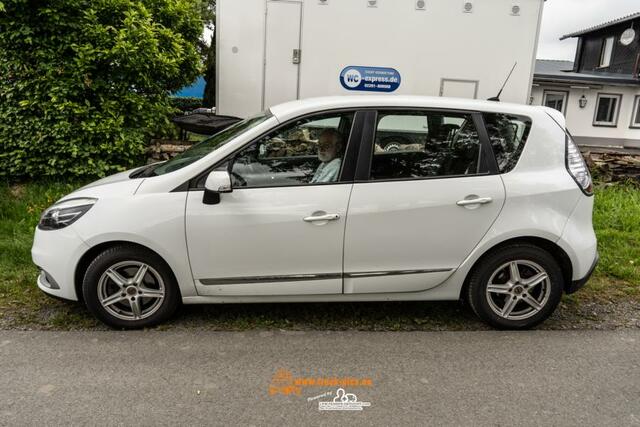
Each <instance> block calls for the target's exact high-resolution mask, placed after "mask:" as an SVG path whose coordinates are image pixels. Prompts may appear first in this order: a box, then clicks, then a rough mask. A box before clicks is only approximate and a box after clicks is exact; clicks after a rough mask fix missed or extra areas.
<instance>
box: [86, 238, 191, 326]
mask: <svg viewBox="0 0 640 427" xmlns="http://www.w3.org/2000/svg"><path fill="white" fill-rule="evenodd" d="M129 261H133V262H140V263H144V264H146V265H148V266H149V267H150V268H151V269H150V271H153V272H154V273H157V275H158V276H159V277H160V278H161V279H162V282H163V285H164V298H163V299H162V301H161V302H159V303H157V304H156V307H155V308H154V310H153V313H152V314H151V315H149V316H148V317H145V318H141V319H136V320H133V319H132V320H126V319H121V318H118V317H116V316H115V315H113V314H111V313H110V312H109V311H107V310H106V309H105V308H104V307H103V305H102V304H101V303H100V299H99V297H98V284H99V281H100V278H101V277H102V276H103V274H104V273H105V272H106V271H107V269H109V268H110V267H112V266H114V265H117V264H118V263H123V262H129ZM147 280H148V279H147ZM114 285H115V283H112V284H111V286H114ZM82 291H83V295H84V301H85V304H86V306H87V308H88V309H89V311H90V312H91V313H92V314H93V315H94V316H95V317H96V318H98V319H99V320H100V321H101V322H103V323H105V324H106V325H108V326H110V327H112V328H117V329H140V328H144V327H149V326H154V325H157V324H159V323H162V322H164V321H165V320H167V319H168V318H169V317H171V315H173V313H174V312H175V310H176V308H177V307H178V305H179V304H180V291H179V288H178V284H177V282H176V279H175V277H174V275H173V272H172V271H171V269H170V268H169V266H168V265H167V264H166V263H165V262H164V260H163V259H162V258H161V257H160V256H158V255H157V254H155V253H153V252H151V251H149V250H146V249H144V248H141V247H137V246H133V245H118V246H114V247H111V248H109V249H106V250H105V251H103V252H101V253H100V254H99V255H98V256H97V257H96V258H95V259H94V260H93V261H92V262H91V264H89V267H88V268H87V271H86V273H85V275H84V280H83V282H82ZM122 295H125V294H124V291H123V294H122ZM144 301H146V303H147V304H150V305H152V304H154V303H153V302H152V301H153V299H146V300H143V299H141V302H140V304H141V305H142V306H143V307H144V304H145V303H144ZM119 304H120V303H119ZM122 304H124V301H123V302H122ZM114 305H115V304H114ZM125 308H126V307H125Z"/></svg>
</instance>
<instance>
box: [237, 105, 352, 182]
mask: <svg viewBox="0 0 640 427" xmlns="http://www.w3.org/2000/svg"><path fill="white" fill-rule="evenodd" d="M352 124H353V113H333V114H325V115H321V116H314V117H311V118H305V119H300V120H297V121H296V122H294V123H292V124H290V125H287V126H285V127H283V128H280V129H278V130H276V131H275V132H273V133H271V134H269V135H267V136H265V137H263V138H261V139H259V140H258V141H256V142H254V143H252V144H251V145H249V146H248V147H247V148H245V149H244V150H242V151H241V152H240V153H238V155H236V156H235V157H234V159H233V160H232V162H231V167H230V172H231V179H232V181H233V186H234V188H242V187H246V188H255V187H282V186H299V185H316V184H318V185H319V184H331V183H335V182H338V181H339V180H340V174H341V172H342V167H343V163H344V162H343V160H344V153H345V149H346V145H347V141H348V139H349V133H350V132H351V125H352Z"/></svg>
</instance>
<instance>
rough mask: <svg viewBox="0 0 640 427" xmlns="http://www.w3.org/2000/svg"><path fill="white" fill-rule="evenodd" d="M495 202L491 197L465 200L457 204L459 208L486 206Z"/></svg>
mask: <svg viewBox="0 0 640 427" xmlns="http://www.w3.org/2000/svg"><path fill="white" fill-rule="evenodd" d="M491 202H493V199H492V198H491V197H478V198H475V199H464V200H460V201H458V202H457V203H456V205H458V206H471V205H486V204H487V203H491Z"/></svg>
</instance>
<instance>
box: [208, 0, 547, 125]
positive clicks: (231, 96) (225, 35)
mask: <svg viewBox="0 0 640 427" xmlns="http://www.w3.org/2000/svg"><path fill="white" fill-rule="evenodd" d="M472 3H473V12H472V13H464V12H463V4H464V2H463V1H462V0H460V1H458V0H426V5H427V7H426V9H427V10H425V11H421V10H416V1H415V0H378V5H377V7H368V2H367V1H365V0H328V4H326V5H322V4H320V1H319V0H304V1H303V12H302V15H303V16H302V37H301V50H302V62H301V65H300V80H299V97H300V98H308V97H315V96H325V95H346V94H350V95H353V94H358V93H360V94H366V93H368V92H352V91H348V90H346V89H344V88H343V87H342V86H341V84H340V72H341V71H342V70H343V69H344V68H345V67H347V66H350V65H352V66H372V67H389V68H394V69H396V70H397V71H398V72H399V73H400V75H401V78H402V82H401V84H400V87H399V88H398V89H397V90H396V91H395V92H393V93H394V94H415V95H432V96H438V95H440V88H441V82H442V79H454V80H471V81H478V82H479V84H478V88H477V98H480V99H486V98H489V97H492V96H495V95H496V94H497V93H498V90H499V89H500V86H501V85H502V83H503V82H504V80H505V78H506V76H507V74H508V73H509V71H510V69H511V67H512V66H513V65H514V63H515V62H517V63H518V65H517V67H516V70H515V71H514V73H513V75H512V77H511V79H510V81H509V83H508V84H507V86H506V88H505V90H504V92H503V94H502V97H501V98H502V100H503V101H509V102H517V103H526V102H527V100H528V99H529V94H530V89H531V82H532V72H533V65H534V57H535V51H536V47H537V38H538V31H539V22H540V16H541V12H542V7H543V4H544V3H543V0H472ZM513 5H518V6H520V13H519V15H518V16H514V15H512V14H511V10H512V6H513ZM265 8H266V0H219V1H218V22H219V26H218V28H217V30H218V43H219V45H218V46H219V48H218V53H219V57H218V67H219V68H218V73H219V77H218V78H219V80H218V83H219V84H218V103H217V104H218V112H219V114H230V115H237V116H241V117H246V116H249V115H251V114H254V113H256V112H258V111H259V110H261V109H262V94H263V81H262V79H263V68H264V64H263V61H264V42H265V41H264V33H265V31H264V29H265V27H264V25H265ZM234 48H235V49H234ZM265 84H267V85H268V84H269V82H265ZM265 107H269V106H268V105H265Z"/></svg>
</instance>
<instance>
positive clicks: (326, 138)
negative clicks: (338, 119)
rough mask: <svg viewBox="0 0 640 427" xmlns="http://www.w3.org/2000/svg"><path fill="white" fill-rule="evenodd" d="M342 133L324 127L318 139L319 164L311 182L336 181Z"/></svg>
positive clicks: (339, 165)
mask: <svg viewBox="0 0 640 427" xmlns="http://www.w3.org/2000/svg"><path fill="white" fill-rule="evenodd" d="M341 151H342V135H341V134H340V132H338V131H337V130H334V129H326V130H324V131H323V132H322V133H321V134H320V138H319V139H318V159H320V162H321V163H320V165H319V166H318V169H316V172H315V173H314V174H313V178H311V183H323V182H336V181H337V180H338V175H340V167H341V166H342V159H341V158H340V153H341Z"/></svg>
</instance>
